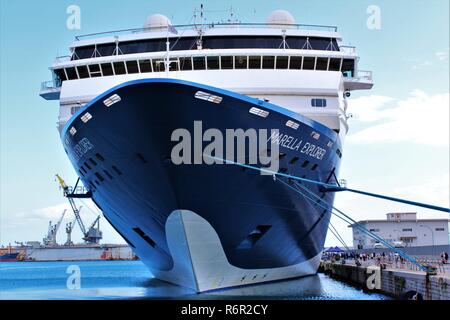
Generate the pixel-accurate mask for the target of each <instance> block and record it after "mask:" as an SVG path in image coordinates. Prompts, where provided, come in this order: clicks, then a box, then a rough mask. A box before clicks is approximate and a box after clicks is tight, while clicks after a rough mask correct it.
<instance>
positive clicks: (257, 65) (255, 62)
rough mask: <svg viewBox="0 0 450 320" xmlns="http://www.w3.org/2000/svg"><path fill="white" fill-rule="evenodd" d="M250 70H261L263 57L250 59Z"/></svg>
mask: <svg viewBox="0 0 450 320" xmlns="http://www.w3.org/2000/svg"><path fill="white" fill-rule="evenodd" d="M248 68H249V69H261V56H250V57H248Z"/></svg>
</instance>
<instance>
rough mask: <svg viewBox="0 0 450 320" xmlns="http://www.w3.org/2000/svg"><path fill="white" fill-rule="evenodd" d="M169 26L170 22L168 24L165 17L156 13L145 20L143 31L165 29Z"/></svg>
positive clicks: (167, 19)
mask: <svg viewBox="0 0 450 320" xmlns="http://www.w3.org/2000/svg"><path fill="white" fill-rule="evenodd" d="M170 25H172V22H170V20H169V18H167V17H166V16H165V15H162V14H159V13H157V14H153V15H151V16H149V17H148V18H147V20H145V24H144V29H149V28H152V29H155V28H161V29H165V28H167V27H168V26H170Z"/></svg>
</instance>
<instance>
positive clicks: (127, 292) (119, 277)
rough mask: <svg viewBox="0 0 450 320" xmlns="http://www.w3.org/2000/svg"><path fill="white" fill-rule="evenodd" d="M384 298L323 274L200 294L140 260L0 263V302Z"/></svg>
mask: <svg viewBox="0 0 450 320" xmlns="http://www.w3.org/2000/svg"><path fill="white" fill-rule="evenodd" d="M70 265H78V266H79V267H80V271H81V289H79V290H69V289H67V286H66V283H67V278H68V276H69V274H67V273H66V270H67V267H68V266H70ZM240 298H243V299H295V300H304V299H316V300H317V299H319V300H325V299H345V300H349V299H352V300H361V299H363V300H373V299H375V300H379V299H388V298H387V297H385V296H383V295H380V294H368V293H364V292H362V291H361V290H358V289H355V288H353V287H351V286H349V285H347V284H344V283H341V282H339V281H336V280H333V279H331V278H329V277H327V276H325V275H323V274H320V275H315V276H309V277H304V278H299V279H293V280H287V281H278V282H271V283H265V284H259V285H252V286H244V287H237V288H231V289H222V290H215V291H211V292H206V293H202V294H196V293H195V292H194V291H192V290H190V289H187V288H182V287H178V286H174V285H171V284H168V283H166V282H163V281H160V280H157V279H155V278H153V277H152V275H151V273H150V272H149V271H148V270H147V268H146V267H145V266H144V265H143V264H142V262H140V261H92V262H7V263H0V299H240Z"/></svg>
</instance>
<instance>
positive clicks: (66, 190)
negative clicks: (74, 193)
mask: <svg viewBox="0 0 450 320" xmlns="http://www.w3.org/2000/svg"><path fill="white" fill-rule="evenodd" d="M56 178H57V179H58V182H59V184H60V185H61V188H62V189H63V191H64V196H65V197H66V198H67V199H68V200H69V203H70V206H71V207H72V211H73V213H74V214H75V218H76V219H77V222H78V225H79V226H80V229H81V232H83V234H84V235H85V234H86V227H85V226H84V224H83V220H81V217H80V209H81V207H80V209H78V208H77V206H76V204H75V201H74V200H73V198H70V197H67V195H68V194H69V193H70V191H69V187H68V186H67V184H66V182H65V181H64V180H63V178H61V177H60V176H59V175H58V174H57V175H56Z"/></svg>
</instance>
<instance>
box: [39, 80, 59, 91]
mask: <svg viewBox="0 0 450 320" xmlns="http://www.w3.org/2000/svg"><path fill="white" fill-rule="evenodd" d="M60 87H61V84H60V83H59V81H54V80H50V81H44V82H42V83H41V92H46V91H47V92H48V91H58V90H59V89H60Z"/></svg>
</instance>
